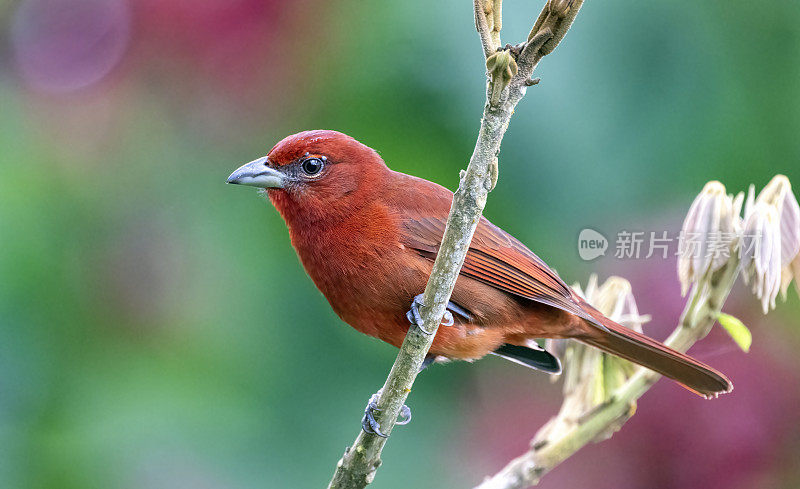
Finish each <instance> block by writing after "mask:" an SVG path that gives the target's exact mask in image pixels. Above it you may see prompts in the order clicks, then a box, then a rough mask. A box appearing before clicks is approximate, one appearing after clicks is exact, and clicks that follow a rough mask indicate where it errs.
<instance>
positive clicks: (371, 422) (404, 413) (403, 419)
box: [361, 389, 411, 438]
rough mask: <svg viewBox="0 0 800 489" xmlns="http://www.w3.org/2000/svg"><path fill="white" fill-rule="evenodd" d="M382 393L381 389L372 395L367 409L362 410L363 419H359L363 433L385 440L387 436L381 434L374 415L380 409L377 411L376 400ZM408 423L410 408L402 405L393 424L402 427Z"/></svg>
mask: <svg viewBox="0 0 800 489" xmlns="http://www.w3.org/2000/svg"><path fill="white" fill-rule="evenodd" d="M382 391H383V389H381V390H379V391H378V392H376V393H375V394H372V397H370V398H369V402H368V403H367V407H366V409H364V417H363V418H361V429H362V430H364V432H365V433H369V434H371V435H375V436H380V437H381V438H386V437H388V435H384V434H383V432H381V427H380V425H379V424H378V421H377V420H376V419H375V413H377V412H380V409H378V398H379V397H380V395H381V392H382ZM410 421H411V408H409V407H408V406H406V405H405V404H403V407H402V408H400V417H399V418H397V421H395V423H394V424H396V425H398V424H399V425H404V424H408V423H409V422H410Z"/></svg>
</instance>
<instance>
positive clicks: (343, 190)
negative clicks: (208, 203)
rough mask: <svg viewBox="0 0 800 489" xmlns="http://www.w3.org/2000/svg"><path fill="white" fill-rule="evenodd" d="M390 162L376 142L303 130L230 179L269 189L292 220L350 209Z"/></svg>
mask: <svg viewBox="0 0 800 489" xmlns="http://www.w3.org/2000/svg"><path fill="white" fill-rule="evenodd" d="M388 171H389V170H388V168H387V167H386V164H385V163H384V162H383V160H382V159H381V157H380V156H379V155H378V154H377V153H376V152H375V150H373V149H372V148H370V147H368V146H365V145H363V144H361V143H359V142H358V141H356V140H355V139H353V138H351V137H350V136H347V135H346V134H342V133H340V132H336V131H327V130H316V131H304V132H300V133H297V134H293V135H291V136H288V137H286V138H284V139H283V140H282V141H280V142H279V143H278V144H276V145H275V147H273V148H272V150H270V152H269V153H267V156H264V157H262V158H258V159H257V160H253V161H251V162H250V163H247V164H246V165H243V166H241V167H239V168H238V169H237V170H236V171H234V172H233V173H232V174H231V176H229V177H228V183H234V184H238V185H249V186H251V187H259V188H263V189H266V190H267V193H268V195H269V199H270V201H272V203H273V204H274V205H275V207H276V208H277V209H278V211H279V212H280V213H281V215H282V216H283V217H284V219H286V221H287V222H288V223H290V224H292V223H300V222H303V223H313V222H317V221H319V220H321V219H333V218H338V217H342V216H345V215H347V214H348V213H350V212H352V211H353V210H355V209H356V208H358V207H359V206H361V205H363V204H364V202H368V201H369V199H371V198H372V196H373V194H374V192H376V191H377V188H378V185H379V183H380V182H381V179H382V177H383V176H384V174H385V172H388Z"/></svg>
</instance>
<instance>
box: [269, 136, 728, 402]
mask: <svg viewBox="0 0 800 489" xmlns="http://www.w3.org/2000/svg"><path fill="white" fill-rule="evenodd" d="M314 156H318V157H323V156H324V157H325V158H326V160H325V167H324V169H323V170H322V172H321V173H320V174H319V175H315V176H314V177H313V178H311V177H307V176H302V175H301V176H298V177H297V178H294V179H290V180H288V182H289V183H287V184H286V185H285V187H284V188H270V189H269V190H268V192H269V199H270V200H271V201H272V203H273V204H274V205H275V207H276V208H277V209H278V211H279V212H280V214H281V215H282V216H283V218H284V219H285V221H286V224H287V226H288V228H289V234H290V236H291V240H292V244H293V246H294V247H295V249H296V250H297V254H298V256H299V257H300V260H301V262H302V263H303V266H304V267H305V269H306V271H307V272H308V274H309V276H311V278H312V280H313V281H314V283H315V284H316V285H317V287H318V288H319V289H320V290H321V291H322V293H323V294H324V295H325V297H326V298H327V299H328V301H329V303H330V305H331V307H333V309H334V311H335V312H336V313H337V314H338V315H339V317H341V318H342V320H344V321H345V322H346V323H348V324H350V325H351V326H352V327H354V328H355V329H357V330H359V331H361V332H362V333H365V334H368V335H371V336H374V337H377V338H380V339H382V340H384V341H386V342H388V343H391V344H392V345H394V346H397V347H399V346H400V344H401V343H402V341H403V338H404V337H405V334H406V332H407V331H408V327H409V323H408V321H407V319H406V315H405V313H406V311H407V310H408V309H409V306H410V304H411V301H412V299H413V297H414V296H415V295H417V294H419V293H421V292H422V291H423V290H424V288H425V284H426V282H427V279H428V276H429V274H430V271H431V267H432V264H433V259H434V258H435V256H436V252H437V249H438V246H439V243H440V239H441V236H442V233H443V230H444V225H445V221H446V219H447V215H448V212H449V209H450V204H451V201H452V193H451V192H450V191H449V190H447V189H445V188H444V187H441V186H439V185H437V184H435V183H431V182H429V181H426V180H423V179H420V178H416V177H413V176H409V175H405V174H402V173H398V172H394V171H392V170H390V169H389V168H388V167H387V166H386V165H385V164H384V162H383V160H382V159H381V158H380V157H379V156H378V154H377V153H376V152H375V151H373V150H372V149H370V148H368V147H367V146H364V145H362V144H361V143H359V142H357V141H356V140H354V139H352V138H350V137H348V136H346V135H344V134H341V133H337V132H334V131H308V132H303V133H299V134H295V135H293V136H289V137H288V138H286V139H284V140H283V141H281V142H280V143H278V144H277V145H276V146H275V147H274V148H273V149H272V150H271V151H270V153H269V154H268V155H267V164H268V165H269V166H270V167H272V168H275V169H277V170H279V171H281V172H284V173H285V174H287V175H296V174H299V173H298V171H299V170H297V167H298V165H300V164H301V162H302V161H303V160H304V159H305V158H309V157H314ZM452 301H453V302H455V303H456V304H458V305H459V306H461V307H463V308H464V309H466V310H467V311H469V313H470V314H471V316H472V319H471V320H467V319H464V318H461V317H456V318H455V324H454V325H452V326H442V327H440V328H439V331H438V333H437V335H436V338H435V339H434V341H433V346H432V347H431V353H433V354H435V355H441V356H445V357H448V358H457V359H475V358H480V357H482V356H484V355H486V354H487V353H490V352H492V351H494V350H495V349H497V348H498V347H500V346H501V345H502V344H504V343H510V344H516V345H525V344H526V343H527V342H528V341H529V340H530V339H534V338H574V339H577V340H580V341H583V342H585V343H588V344H590V345H593V346H596V347H598V348H601V349H603V350H605V351H607V352H609V353H613V354H615V355H618V356H621V357H623V358H626V359H628V360H631V361H633V362H635V363H639V364H641V365H644V366H646V367H649V368H652V369H653V370H656V371H658V372H659V373H662V374H664V375H666V376H668V377H671V378H673V379H675V380H676V381H678V382H679V383H681V384H683V385H684V386H686V387H687V388H689V389H690V390H693V391H695V392H697V393H699V394H702V395H714V394H717V393H720V392H726V391H728V390H730V388H731V385H730V382H729V381H728V380H727V379H726V378H725V377H724V376H723V375H722V374H720V373H718V372H716V371H715V370H713V369H711V368H710V367H708V366H706V365H704V364H702V363H700V362H698V361H696V360H694V359H692V358H690V357H688V356H686V355H683V354H681V353H678V352H676V351H674V350H671V349H669V348H668V347H666V346H664V345H663V344H661V343H659V342H657V341H654V340H652V339H650V338H647V337H646V336H643V335H640V334H637V333H635V332H633V331H631V330H629V329H627V328H624V327H622V326H620V325H618V324H616V323H614V322H612V321H611V320H609V319H607V318H605V317H604V316H603V315H602V314H600V313H599V312H598V311H597V310H595V309H594V308H592V307H591V306H589V305H588V304H586V303H585V302H584V301H583V300H582V299H580V298H579V297H578V296H577V295H576V294H574V293H573V291H572V290H571V289H570V288H569V287H567V286H566V285H565V284H564V282H563V281H562V280H561V279H560V278H559V277H558V275H556V273H555V272H553V271H552V270H551V269H550V268H548V267H547V265H546V264H545V263H544V262H543V261H542V260H541V259H539V258H538V257H537V256H536V255H535V254H533V252H531V251H530V250H528V249H527V248H526V247H525V246H524V245H523V244H522V243H520V242H519V241H517V240H516V239H514V238H513V237H512V236H511V235H509V234H508V233H506V232H505V231H503V230H501V229H500V228H498V227H496V226H494V225H493V224H491V223H490V222H489V221H488V220H486V219H481V221H480V223H479V224H478V228H477V230H476V232H475V237H474V239H473V241H472V244H471V246H470V249H469V252H468V253H467V258H466V260H465V263H464V267H463V268H462V270H461V274H460V276H459V278H458V281H457V282H456V287H455V290H454V291H453V296H452Z"/></svg>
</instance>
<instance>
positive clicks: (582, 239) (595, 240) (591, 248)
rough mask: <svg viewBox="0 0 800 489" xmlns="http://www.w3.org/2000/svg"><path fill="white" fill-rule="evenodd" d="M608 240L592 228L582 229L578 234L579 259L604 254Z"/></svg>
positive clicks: (589, 258)
mask: <svg viewBox="0 0 800 489" xmlns="http://www.w3.org/2000/svg"><path fill="white" fill-rule="evenodd" d="M607 249H608V240H607V239H606V237H605V236H603V235H602V234H600V233H598V232H597V231H595V230H594V229H588V228H587V229H584V230H582V231H581V232H580V234H579V235H578V255H579V256H580V257H581V260H586V261H591V260H594V259H595V258H597V257H598V256H603V255H605V254H606V250H607Z"/></svg>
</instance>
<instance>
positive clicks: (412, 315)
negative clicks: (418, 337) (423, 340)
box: [406, 294, 433, 335]
mask: <svg viewBox="0 0 800 489" xmlns="http://www.w3.org/2000/svg"><path fill="white" fill-rule="evenodd" d="M423 305H424V304H423V303H422V294H419V295H417V296H415V297H414V300H413V301H411V309H409V310H408V312H407V313H406V317H407V318H408V320H409V321H410V322H411V324H413V325H415V326H416V327H418V328H419V330H420V331H422V332H423V333H425V334H427V335H430V334H433V331H428V330H427V329H425V328H423V327H422V325H423V324H425V322H424V321H423V320H422V314H420V312H419V308H420V307H422V306H423Z"/></svg>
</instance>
